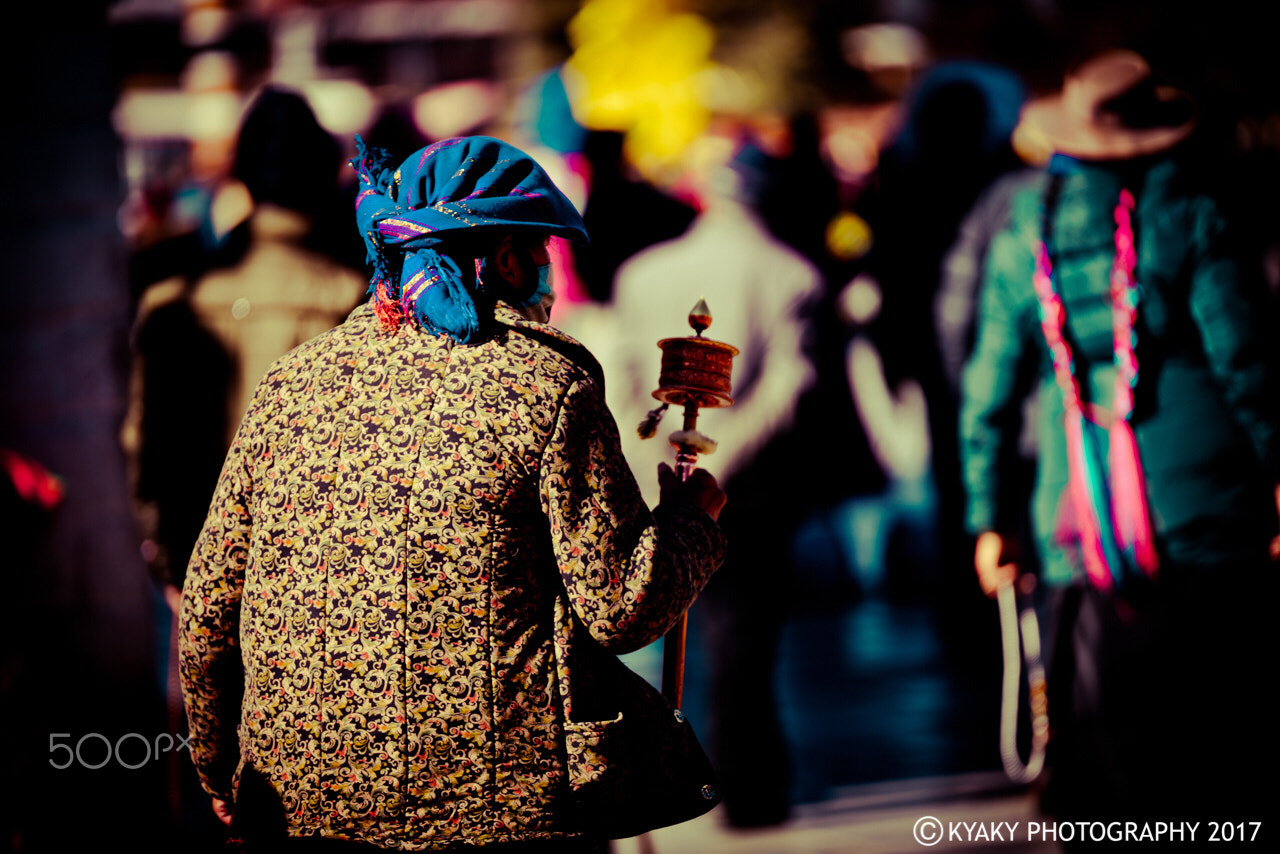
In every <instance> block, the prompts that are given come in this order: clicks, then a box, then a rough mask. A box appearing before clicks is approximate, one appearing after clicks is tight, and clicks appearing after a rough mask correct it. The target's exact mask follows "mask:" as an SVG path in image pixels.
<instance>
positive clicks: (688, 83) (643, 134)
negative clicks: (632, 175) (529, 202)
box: [567, 0, 715, 178]
mask: <svg viewBox="0 0 1280 854" xmlns="http://www.w3.org/2000/svg"><path fill="white" fill-rule="evenodd" d="M674 6H675V4H674V3H672V2H671V1H670V0H587V2H586V3H584V4H583V6H582V9H581V10H580V11H579V12H578V14H577V15H576V16H575V17H574V18H573V20H571V21H570V22H569V27H568V32H569V39H570V42H571V44H572V45H573V47H574V53H573V56H571V57H570V58H569V61H568V63H567V65H568V69H569V70H570V72H571V73H572V74H573V76H574V77H575V78H576V80H577V82H578V85H576V86H574V87H572V88H571V99H572V108H573V112H574V116H575V117H576V118H577V119H578V121H579V122H581V123H582V124H583V125H584V126H585V127H588V128H592V129H600V130H619V131H624V132H625V133H626V134H627V142H626V144H627V151H628V154H629V155H630V156H631V159H632V161H633V162H634V163H635V165H636V167H637V168H638V169H640V171H641V172H642V173H644V174H645V175H646V176H648V177H651V178H652V177H654V176H655V175H657V174H658V173H661V172H663V171H664V170H667V169H669V168H671V167H673V166H675V165H676V163H677V162H678V161H679V159H680V158H681V156H682V155H683V154H684V152H685V150H686V149H687V148H688V146H689V145H690V143H692V142H693V141H694V140H695V139H697V137H698V136H699V135H700V134H701V133H702V132H703V130H704V129H705V128H706V126H707V124H708V122H709V120H710V112H709V110H708V109H707V106H706V103H705V99H704V97H703V92H702V81H703V80H704V79H705V77H706V72H709V71H711V70H713V69H714V68H715V65H714V63H712V62H711V59H710V56H711V48H712V46H713V45H714V43H715V33H714V31H713V30H712V28H711V25H710V24H708V23H707V22H706V21H705V20H704V19H702V18H701V17H699V16H697V15H694V14H691V13H687V12H679V11H676V10H675V8H674Z"/></svg>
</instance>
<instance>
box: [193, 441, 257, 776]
mask: <svg viewBox="0 0 1280 854" xmlns="http://www.w3.org/2000/svg"><path fill="white" fill-rule="evenodd" d="M248 424H249V420H248V419H246V421H245V422H244V423H243V424H241V427H240V430H239V432H238V433H237V435H236V437H235V440H234V441H233V443H232V446H231V449H230V451H229V452H228V453H227V457H226V461H225V463H224V464H223V468H222V473H221V475H220V476H219V479H218V485H217V488H216V490H215V492H214V496H213V500H212V502H211V504H210V507H209V514H208V516H207V517H206V519H205V523H204V528H203V530H202V531H201V532H200V536H199V538H198V539H197V540H196V545H195V548H194V549H193V551H192V554H191V560H190V563H189V564H188V566H187V576H186V580H185V583H184V585H183V590H182V607H181V610H180V612H179V616H178V620H179V627H180V630H179V638H178V643H179V674H180V677H181V681H182V695H183V700H184V701H185V703H186V709H187V723H188V726H189V729H190V732H191V740H190V750H191V758H192V761H193V762H194V763H195V766H196V769H197V770H198V771H199V774H200V782H201V785H202V786H203V787H204V788H205V790H206V791H208V792H209V793H210V794H212V795H214V796H216V797H218V798H221V799H223V800H228V801H229V800H231V799H232V795H233V792H232V777H233V775H234V773H235V770H236V766H237V764H238V762H239V753H240V751H239V743H238V740H237V736H236V727H237V725H238V723H239V717H240V700H241V697H242V694H243V690H244V674H243V669H242V665H241V661H240V645H239V629H240V600H241V596H242V594H243V591H244V577H245V565H246V563H247V561H248V555H249V539H250V535H251V531H252V502H253V478H252V476H251V470H250V465H249V457H250V449H249V445H250V444H251V442H250V438H249V437H250V433H251V431H250V430H249V428H248V427H247V425H248Z"/></svg>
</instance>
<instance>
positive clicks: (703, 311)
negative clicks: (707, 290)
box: [689, 298, 711, 336]
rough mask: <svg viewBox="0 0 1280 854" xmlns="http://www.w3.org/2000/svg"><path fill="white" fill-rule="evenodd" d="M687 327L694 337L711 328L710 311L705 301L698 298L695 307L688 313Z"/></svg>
mask: <svg viewBox="0 0 1280 854" xmlns="http://www.w3.org/2000/svg"><path fill="white" fill-rule="evenodd" d="M689 325H690V326H691V327H693V331H694V333H695V334H696V335H698V336H701V335H702V333H703V332H706V331H707V328H708V327H710V326H711V309H709V308H707V300H706V299H705V298H700V299H699V300H698V303H697V305H695V306H694V307H693V308H692V309H691V310H690V311H689Z"/></svg>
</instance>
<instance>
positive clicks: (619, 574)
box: [541, 380, 724, 653]
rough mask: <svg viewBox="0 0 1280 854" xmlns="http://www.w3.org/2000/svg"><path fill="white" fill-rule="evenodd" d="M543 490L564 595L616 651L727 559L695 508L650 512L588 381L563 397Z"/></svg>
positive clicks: (627, 647)
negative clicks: (564, 591) (566, 594)
mask: <svg viewBox="0 0 1280 854" xmlns="http://www.w3.org/2000/svg"><path fill="white" fill-rule="evenodd" d="M541 492H542V509H543V512H544V513H545V514H546V516H547V519H548V520H549V522H550V527H551V539H552V545H553V548H554V552H555V557H556V563H557V565H558V567H559V571H560V576H561V579H562V580H563V582H564V586H565V589H566V590H567V591H568V594H569V600H570V602H571V604H572V606H573V609H574V611H575V613H576V614H577V616H578V618H579V619H580V620H581V621H582V624H583V625H584V626H585V627H586V628H587V630H588V631H589V632H590V633H591V635H592V637H594V638H595V639H596V640H597V641H598V642H599V643H600V644H601V645H602V646H604V647H605V648H607V649H609V650H610V651H612V652H615V653H623V652H629V651H631V650H635V649H639V648H641V647H643V646H645V645H647V644H649V643H652V642H653V641H655V640H657V639H658V638H659V637H661V636H662V635H663V634H664V633H665V632H666V631H667V630H668V629H670V628H671V627H672V626H673V625H675V623H676V621H677V620H678V618H679V616H680V614H681V613H683V612H684V610H685V609H686V608H688V607H689V605H690V604H691V603H692V602H693V600H694V598H695V597H696V596H697V595H698V593H699V591H701V590H702V587H703V585H705V584H706V583H707V581H708V580H709V579H710V577H711V574H712V573H713V572H715V570H716V569H717V568H718V567H719V566H720V563H721V561H722V560H723V558H724V536H723V534H722V533H721V532H720V528H719V526H718V525H717V524H716V523H715V521H714V520H712V519H711V517H710V516H708V515H707V514H706V513H705V512H704V511H703V510H702V509H701V508H698V507H695V506H692V505H679V504H675V503H669V504H663V505H659V506H658V507H657V508H655V510H654V511H653V512H652V513H650V511H649V510H648V508H647V507H646V506H645V504H644V501H643V500H642V499H641V497H640V489H639V487H638V486H637V485H636V481H635V477H634V476H633V475H632V473H631V469H630V468H629V467H628V466H627V462H626V460H625V458H624V457H623V456H622V451H621V448H620V446H619V438H618V431H617V426H616V425H615V423H614V420H613V416H612V415H611V414H610V413H609V411H608V409H607V408H606V406H605V403H604V399H603V396H602V395H601V393H600V390H599V387H598V386H597V385H596V383H595V382H594V381H592V380H582V381H579V382H576V383H574V384H573V385H572V386H571V387H570V388H569V390H568V391H567V393H566V394H565V396H564V398H563V401H562V403H561V406H560V409H559V412H558V415H557V419H556V423H555V427H554V429H553V431H552V433H551V438H550V441H549V443H548V445H547V447H546V449H545V451H544V452H543V456H542V461H541Z"/></svg>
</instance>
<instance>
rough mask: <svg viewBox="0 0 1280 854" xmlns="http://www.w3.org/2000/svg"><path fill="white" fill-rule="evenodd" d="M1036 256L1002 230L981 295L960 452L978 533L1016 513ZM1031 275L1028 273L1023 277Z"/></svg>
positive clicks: (969, 513)
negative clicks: (1011, 492) (1027, 311)
mask: <svg viewBox="0 0 1280 854" xmlns="http://www.w3.org/2000/svg"><path fill="white" fill-rule="evenodd" d="M1033 265H1034V261H1033V259H1032V257H1031V254H1030V253H1029V252H1027V251H1024V250H1023V248H1022V246H1021V245H1020V241H1019V240H1018V238H1017V237H1016V236H1015V235H1014V234H1013V233H1011V232H1005V233H1002V234H1000V235H998V236H997V238H996V240H995V241H994V242H993V244H992V248H991V255H990V257H989V258H988V269H987V275H986V277H985V281H984V282H983V285H982V289H981V292H980V294H979V306H978V316H977V337H976V340H975V342H974V350H973V354H972V356H971V357H970V359H969V362H968V364H967V365H966V366H965V370H964V374H963V378H962V399H961V406H960V454H961V463H962V466H963V473H964V481H965V490H966V494H967V497H968V502H967V508H966V513H965V524H966V527H967V528H968V530H969V531H970V532H971V533H974V534H979V533H982V532H984V531H992V530H1003V529H1004V528H1006V527H1007V522H1008V517H1009V516H1010V515H1011V514H1012V513H1014V512H1015V508H1014V504H1013V502H1014V498H1013V497H1011V496H1007V495H1003V494H1002V487H1004V486H1006V485H1007V483H1008V480H1009V478H1008V476H1007V475H1008V472H1007V470H1006V465H1007V464H1008V462H1009V460H1010V459H1011V458H1012V457H1013V455H1014V454H1015V453H1016V450H1017V444H1018V436H1019V432H1020V429H1021V423H1022V421H1021V415H1022V400H1023V397H1024V392H1025V391H1026V389H1025V388H1024V387H1023V383H1021V382H1019V380H1020V378H1021V377H1022V376H1025V374H1026V371H1025V368H1024V363H1023V360H1024V359H1025V358H1027V354H1026V352H1025V350H1026V341H1027V336H1026V318H1025V317H1023V311H1022V309H1021V308H1020V306H1023V305H1025V304H1026V302H1025V300H1020V299H1018V298H1017V293H1018V292H1017V288H1019V287H1025V288H1030V287H1031V274H1032V272H1033ZM1024 273H1025V275H1023V274H1024Z"/></svg>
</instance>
